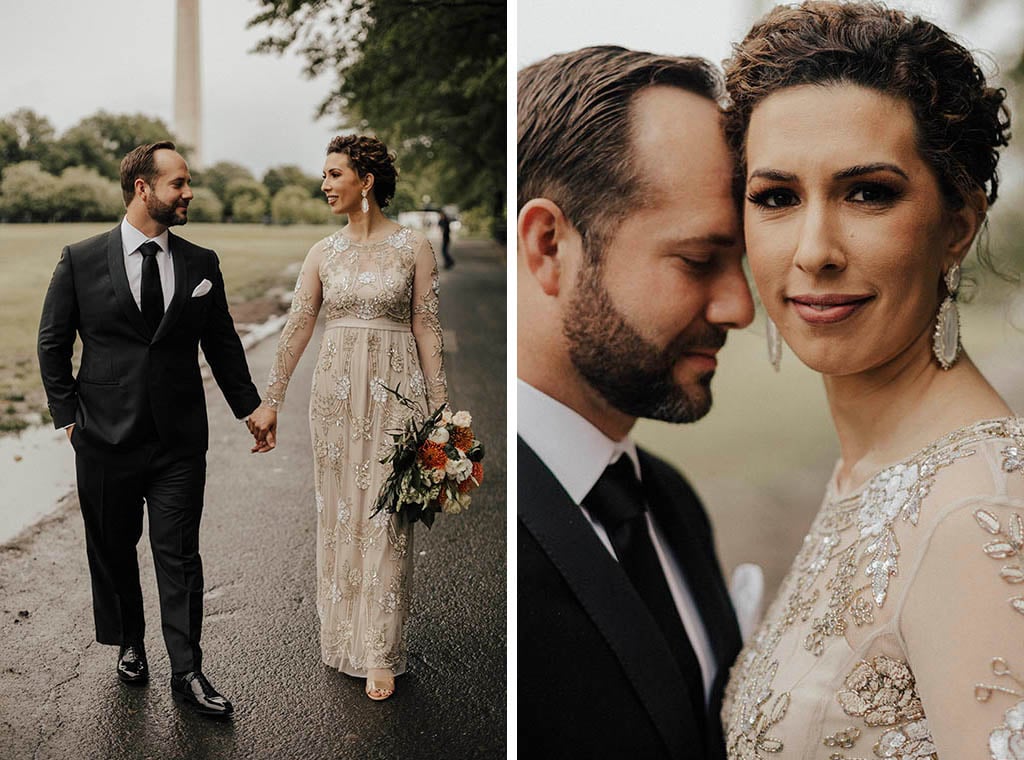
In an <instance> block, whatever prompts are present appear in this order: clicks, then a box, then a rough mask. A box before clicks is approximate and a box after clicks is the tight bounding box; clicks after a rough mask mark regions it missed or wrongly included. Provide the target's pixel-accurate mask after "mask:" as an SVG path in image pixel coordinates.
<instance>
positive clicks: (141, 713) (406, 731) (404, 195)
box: [0, 0, 508, 760]
mask: <svg viewBox="0 0 1024 760" xmlns="http://www.w3.org/2000/svg"><path fill="white" fill-rule="evenodd" d="M51 5H52V4H51ZM57 5H58V6H62V7H61V8H59V9H55V8H47V7H45V6H42V5H40V6H25V7H22V8H18V9H14V8H13V7H12V8H8V9H5V11H4V24H3V27H4V31H3V33H2V34H0V37H2V39H3V40H4V44H3V45H0V48H3V49H4V52H3V53H0V59H2V60H3V61H4V62H5V63H6V64H7V65H6V66H5V68H6V69H7V70H8V72H15V71H17V72H22V73H19V74H12V75H11V76H10V77H5V81H4V84H3V85H0V91H2V92H3V97H2V101H3V102H4V103H5V111H4V113H2V114H0V295H2V298H3V300H4V302H5V309H4V317H3V330H2V332H0V335H2V338H0V340H2V348H3V351H2V355H3V356H2V359H0V392H2V394H3V407H2V408H3V412H0V482H2V483H3V489H2V490H3V497H2V498H3V509H2V510H0V514H2V517H0V589H2V595H3V605H2V609H3V615H2V618H0V632H2V637H3V643H4V647H3V648H4V657H3V669H2V673H0V747H2V749H0V756H2V757H5V758H7V757H9V758H83V759H91V758H96V759H97V760H99V759H103V760H111V759H116V758H126V759H127V758H191V757H202V758H246V759H247V758H303V759H306V758H325V759H326V758H360V759H371V758H381V759H384V758H395V757H409V758H427V757H441V756H446V757H454V758H459V757H464V758H472V757H504V756H505V755H506V753H507V751H508V747H507V735H506V726H505V721H504V716H505V714H506V699H507V697H506V692H507V679H506V657H507V640H506V630H507V628H506V625H507V623H506V621H507V618H506V578H507V572H506V566H505V561H504V560H505V554H504V552H505V546H506V532H507V520H506V515H507V511H506V509H505V481H506V467H505V447H506V439H507V428H506V424H507V423H506V417H507V411H506V405H505V403H506V394H505V390H506V385H507V384H506V354H505V346H506V314H505V306H506V296H505V290H506V271H507V265H506V262H507V259H506V251H505V244H506V241H505V236H506V231H507V227H506V224H505V217H506V213H505V205H506V198H505V193H506V178H507V171H506V164H505V162H506V150H505V147H506V146H505V129H504V127H505V125H506V99H505V95H506V89H507V88H506V66H505V61H506V47H507V46H506V38H505V34H506V26H507V24H506V6H505V3H504V2H493V3H492V2H489V0H485V1H484V2H477V1H474V2H463V1H462V0H456V1H455V2H451V3H443V4H439V3H433V2H414V3H408V2H404V1H396V0H370V1H369V2H363V3H359V4H358V7H356V6H355V5H353V4H352V3H348V2H278V1H277V0H227V1H225V2H217V3H213V2H204V1H202V0H177V2H176V3H169V4H168V3H165V4H163V5H160V4H156V3H127V2H124V0H100V1H99V2H98V4H91V5H89V6H80V7H79V6H77V5H75V4H71V3H66V4H57ZM55 14H56V16H55ZM97 18H102V19H105V20H104V21H103V22H102V23H101V24H100V25H99V26H97V25H96V23H95V22H96V19H97ZM449 25H454V26H455V27H457V28H459V29H461V30H462V31H463V33H464V34H468V35H469V36H470V37H471V38H472V42H470V43H467V44H465V45H458V46H456V45H453V44H452V43H451V39H450V36H449V34H448V32H447V29H448V27H449ZM43 28H48V29H49V30H50V31H49V32H48V35H49V44H48V45H46V46H44V47H43V48H40V47H39V45H38V43H39V30H40V29H43ZM83 28H90V29H93V32H90V35H91V43H90V46H91V45H96V46H97V48H98V49H97V50H96V52H95V54H94V55H93V54H87V52H86V50H87V47H86V45H84V44H83V42H82V40H81V39H80V36H79V35H80V31H81V29H83ZM54 49H60V50H65V51H71V57H77V56H81V61H80V62H77V63H75V64H74V66H75V68H76V69H78V68H80V69H81V70H80V71H78V70H74V71H68V70H67V66H66V63H67V60H68V58H67V57H66V56H62V60H61V61H60V62H59V63H60V64H61V65H59V66H57V65H55V64H54V62H53V61H52V60H51V59H52V52H53V50H54ZM108 49H109V54H108V52H107V51H108ZM47 50H49V52H48V53H47V52H46V51H47ZM401 50H404V51H405V52H404V53H402V52H400V51H401ZM90 56H92V57H90ZM97 81H102V82H103V84H101V85H97V84H96V82H97ZM144 537H145V538H144Z"/></svg>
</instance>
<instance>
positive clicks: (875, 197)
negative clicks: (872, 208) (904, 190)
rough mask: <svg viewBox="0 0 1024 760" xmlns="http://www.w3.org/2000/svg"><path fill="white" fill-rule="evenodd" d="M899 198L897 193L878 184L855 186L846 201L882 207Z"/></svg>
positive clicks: (886, 186)
mask: <svg viewBox="0 0 1024 760" xmlns="http://www.w3.org/2000/svg"><path fill="white" fill-rule="evenodd" d="M897 197H899V191H897V190H896V189H894V188H892V187H889V186H888V185H883V184H880V183H870V184H861V185H856V186H855V187H854V188H853V189H852V190H851V191H850V193H849V195H847V196H846V198H847V200H850V201H853V202H854V203H867V204H872V205H884V204H886V203H891V202H892V201H894V200H896V198H897Z"/></svg>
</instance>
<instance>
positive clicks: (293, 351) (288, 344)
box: [263, 243, 324, 410]
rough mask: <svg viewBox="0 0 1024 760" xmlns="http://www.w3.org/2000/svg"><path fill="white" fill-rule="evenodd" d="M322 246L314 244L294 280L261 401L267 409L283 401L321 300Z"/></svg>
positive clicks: (313, 325)
mask: <svg viewBox="0 0 1024 760" xmlns="http://www.w3.org/2000/svg"><path fill="white" fill-rule="evenodd" d="M323 256H324V246H323V244H322V243H317V244H316V245H314V246H313V247H312V248H311V249H310V251H309V253H308V254H307V255H306V260H305V261H304V262H303V263H302V271H300V272H299V277H298V279H297V280H296V282H295V294H294V295H293V296H292V306H291V310H290V311H289V312H288V321H287V322H286V323H285V326H284V329H283V330H282V331H281V337H280V339H279V340H278V343H277V353H276V355H275V356H274V363H273V365H272V366H271V368H270V375H269V377H268V378H267V390H266V393H265V394H264V396H263V405H264V406H266V407H268V408H270V409H275V410H276V409H278V408H279V407H280V406H281V404H283V403H284V396H285V392H286V391H287V390H288V381H289V380H291V377H292V372H294V371H295V366H296V365H297V364H298V363H299V359H300V358H302V352H303V351H304V350H305V349H306V345H307V344H308V343H309V339H310V337H311V336H312V335H313V328H314V327H315V326H316V317H317V314H319V312H320V305H321V304H322V303H323V286H322V283H321V281H320V264H321V263H322V262H323Z"/></svg>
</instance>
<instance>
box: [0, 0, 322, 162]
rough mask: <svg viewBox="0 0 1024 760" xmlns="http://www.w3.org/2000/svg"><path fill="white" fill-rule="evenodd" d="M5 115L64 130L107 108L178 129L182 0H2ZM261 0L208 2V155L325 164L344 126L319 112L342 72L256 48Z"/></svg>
mask: <svg viewBox="0 0 1024 760" xmlns="http://www.w3.org/2000/svg"><path fill="white" fill-rule="evenodd" d="M0 9H2V12H0V72H3V73H2V74H0V116H6V115H7V114H9V113H11V112H12V111H15V110H17V109H19V108H31V109H33V110H34V111H36V112H38V113H40V114H42V115H43V116H46V117H47V118H48V119H49V120H50V121H51V122H52V123H53V125H54V126H55V127H56V128H57V131H58V132H63V131H64V130H65V129H67V128H68V127H70V126H73V125H74V124H75V123H77V122H78V121H80V120H81V119H82V118H83V117H85V116H89V115H91V114H93V113H95V112H96V111H98V110H100V109H103V110H106V111H109V112H112V113H139V112H141V113H144V114H147V115H150V116H157V117H160V118H162V119H164V120H165V121H166V122H167V123H168V124H169V125H171V127H172V128H173V121H172V115H173V109H174V88H173V79H174V36H175V31H174V25H175V18H176V15H175V14H176V3H175V0H88V2H79V1H78V0H31V2H29V1H27V0H0ZM257 12H258V5H257V3H256V2H255V0H200V44H201V49H202V52H201V66H202V94H203V100H202V108H203V121H204V124H203V135H202V137H203V156H204V160H205V161H206V162H207V163H213V162H216V161H220V160H230V161H236V162H238V163H240V164H243V165H244V166H247V167H249V168H250V169H252V170H253V172H254V173H255V174H256V176H257V177H260V176H262V174H263V172H264V171H265V170H266V169H267V168H269V167H271V166H277V165H280V164H298V165H299V166H301V167H302V168H303V169H304V170H305V171H307V172H309V173H313V174H317V175H319V174H320V171H321V169H322V168H323V157H324V150H325V148H326V147H327V143H328V141H329V140H330V138H331V137H332V136H333V135H334V134H335V132H334V130H333V127H334V126H335V125H334V124H333V123H331V121H330V120H321V121H314V119H313V115H314V113H315V111H316V106H317V104H318V103H319V102H320V100H321V99H322V98H323V97H324V96H325V95H326V94H327V92H328V91H329V89H330V85H331V79H330V78H329V77H322V78H320V79H316V80H313V81H310V80H307V79H305V78H303V77H302V74H301V71H302V65H303V61H302V60H301V59H299V58H298V57H297V56H295V55H292V54H289V55H287V56H284V57H277V56H275V55H256V54H255V53H249V52H248V51H249V50H251V49H252V48H253V46H254V45H255V44H256V42H257V41H258V40H259V39H261V37H263V36H265V31H261V29H262V28H261V29H254V30H247V29H246V28H245V26H246V22H247V21H248V20H249V19H250V18H252V17H253V16H254V15H256V13H257Z"/></svg>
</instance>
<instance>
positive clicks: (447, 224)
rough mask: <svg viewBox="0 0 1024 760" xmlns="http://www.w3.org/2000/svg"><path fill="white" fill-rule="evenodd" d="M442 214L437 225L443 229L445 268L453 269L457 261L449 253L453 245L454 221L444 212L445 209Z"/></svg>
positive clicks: (442, 242)
mask: <svg viewBox="0 0 1024 760" xmlns="http://www.w3.org/2000/svg"><path fill="white" fill-rule="evenodd" d="M440 214H441V216H440V217H439V218H438V220H437V224H438V226H439V227H440V228H441V255H442V256H443V257H444V268H445V269H451V268H452V267H453V266H455V259H453V258H452V255H451V253H450V252H449V251H448V249H449V248H450V247H451V244H452V229H451V228H452V220H451V219H450V218H449V217H448V214H446V213H445V212H444V209H441V211H440Z"/></svg>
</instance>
